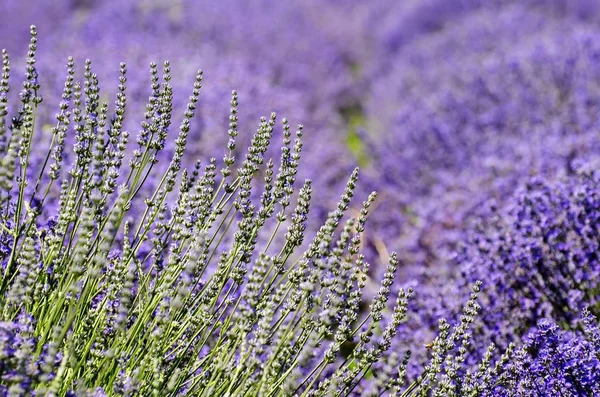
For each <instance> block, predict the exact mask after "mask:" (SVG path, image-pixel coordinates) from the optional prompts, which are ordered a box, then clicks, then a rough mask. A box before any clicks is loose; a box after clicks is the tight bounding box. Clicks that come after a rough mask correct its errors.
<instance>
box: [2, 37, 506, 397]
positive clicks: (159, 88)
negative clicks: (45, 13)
mask: <svg viewBox="0 0 600 397" xmlns="http://www.w3.org/2000/svg"><path fill="white" fill-rule="evenodd" d="M36 51H37V31H36V28H35V27H34V26H32V27H31V41H30V44H29V52H28V54H27V61H26V73H25V81H24V82H23V87H22V89H21V91H20V94H19V100H18V103H17V104H16V106H15V107H14V108H13V107H10V105H9V89H10V87H11V85H10V84H9V79H10V73H11V70H12V69H11V62H10V59H9V55H8V53H7V52H6V51H3V53H2V56H3V73H2V79H1V81H0V143H1V146H0V153H1V154H2V161H1V164H0V188H1V190H0V208H1V214H0V222H1V223H0V225H1V231H0V243H1V246H0V263H1V264H2V277H1V279H0V310H1V320H2V321H1V322H0V392H1V393H2V394H3V395H11V396H25V395H46V396H73V395H94V396H103V395H124V396H133V395H157V396H158V395H165V396H169V395H197V396H202V395H232V396H233V395H240V396H241V395H261V396H278V395H299V396H316V395H318V396H321V395H323V396H324V395H336V396H346V395H356V394H360V395H363V394H364V393H366V390H368V389H369V388H371V389H373V390H374V391H373V393H374V394H375V395H382V394H385V393H387V394H389V395H396V396H400V395H401V396H411V395H427V394H429V393H434V394H436V395H448V394H454V395H460V394H461V393H462V391H461V390H463V389H465V388H468V389H469V390H470V389H471V388H472V387H474V386H473V385H474V384H476V383H477V382H480V380H481V379H482V376H484V375H485V374H488V373H489V374H492V375H493V376H492V375H489V376H492V377H495V376H497V375H498V374H499V373H500V370H501V368H502V367H503V365H504V363H505V361H506V359H502V360H500V362H499V364H498V365H497V367H496V368H495V369H492V368H491V367H489V365H490V363H489V360H488V362H487V363H483V364H482V370H481V371H479V372H477V373H474V374H471V373H467V375H468V379H465V381H464V382H463V381H459V380H460V379H462V377H463V376H467V375H465V373H464V371H463V363H464V361H465V360H464V359H465V354H466V353H467V349H466V346H467V345H468V340H469V324H470V323H472V321H473V319H474V316H475V315H476V314H477V312H478V311H479V306H478V305H477V303H476V299H477V293H478V292H479V286H480V284H479V283H476V284H475V287H474V292H473V294H472V295H471V298H470V299H469V300H468V302H467V304H466V306H465V309H464V314H463V316H462V317H461V320H460V322H459V323H457V324H456V325H455V326H454V327H452V326H451V325H450V324H449V323H448V322H444V321H442V322H441V323H440V333H439V336H438V337H437V338H436V339H435V341H434V342H433V345H432V346H433V347H432V356H431V360H430V364H428V365H426V366H425V367H424V370H423V372H422V373H421V374H420V376H419V377H418V378H417V379H414V380H407V379H406V376H405V371H406V363H407V360H408V357H409V356H410V352H406V354H405V358H404V359H403V360H401V361H398V360H396V361H395V362H394V361H388V360H387V358H386V362H387V363H389V364H390V365H393V367H394V368H392V369H390V370H389V371H388V373H387V375H386V374H384V375H379V376H377V378H376V379H375V378H374V377H375V373H374V371H373V370H372V368H373V367H374V366H377V365H378V363H379V361H380V360H382V359H384V357H387V353H388V352H390V351H391V350H394V349H398V348H400V347H392V341H393V339H394V336H395V335H396V334H397V332H398V329H399V328H400V327H401V325H402V324H403V322H404V321H405V318H406V314H407V308H408V302H409V300H410V299H411V298H412V295H413V290H412V289H410V288H408V289H406V290H404V289H403V290H400V292H399V293H398V294H397V296H396V298H395V303H394V304H391V303H390V302H389V301H390V300H391V299H390V298H391V292H392V291H391V286H392V284H393V282H394V276H395V273H396V270H397V266H398V258H397V255H396V254H393V253H392V254H391V255H390V260H389V263H388V265H387V268H386V272H385V275H384V278H383V280H382V282H381V286H380V287H379V290H378V292H377V294H376V295H375V296H374V298H373V299H372V302H371V304H370V306H369V310H368V311H367V313H362V312H361V311H360V307H361V305H362V304H363V301H365V300H366V299H365V297H364V296H363V292H364V289H365V285H366V281H367V272H368V269H369V263H368V262H366V260H365V258H364V256H363V255H362V254H361V244H362V240H363V233H364V231H365V224H366V221H367V217H368V215H369V212H370V208H371V206H372V204H373V202H374V201H375V200H376V194H375V193H372V194H370V195H369V196H368V197H367V198H366V200H365V201H364V202H363V203H362V206H361V207H360V210H359V212H358V213H357V216H356V217H350V218H347V219H346V220H345V221H344V218H345V217H346V213H347V212H348V210H349V208H350V207H351V201H352V199H353V196H354V194H355V188H356V183H357V180H358V170H354V171H353V172H352V174H351V175H350V178H349V179H348V182H347V184H346V188H345V190H344V192H343V193H342V195H341V197H340V200H339V202H338V205H337V208H336V209H335V210H334V211H333V212H331V213H330V214H329V215H328V217H327V220H326V222H325V223H324V224H323V225H322V226H321V227H320V228H319V230H318V232H317V233H316V235H315V236H314V237H313V238H312V240H310V241H308V240H307V239H306V238H305V237H306V236H305V234H306V223H307V219H308V215H309V211H310V201H311V196H312V182H311V181H310V180H305V181H304V182H303V183H302V186H301V188H300V189H299V190H298V191H297V186H296V185H297V180H296V175H297V170H298V165H299V161H300V158H301V154H302V149H303V143H302V138H303V128H302V126H299V127H298V129H297V132H296V138H295V141H294V142H293V144H292V133H291V130H290V126H289V123H288V121H287V120H285V119H283V120H282V125H283V143H282V148H281V154H280V156H279V157H280V158H279V160H278V161H276V160H275V159H273V158H268V157H267V156H268V154H269V153H270V152H269V151H268V147H269V145H270V143H271V141H272V140H274V139H275V137H276V126H277V116H276V114H275V113H273V114H271V115H270V117H269V118H261V120H260V123H259V126H258V129H257V131H256V132H255V133H254V135H253V137H252V139H251V142H250V145H249V147H248V148H247V151H246V154H245V156H243V157H242V158H241V159H240V158H239V157H238V156H236V151H235V148H236V140H237V138H238V135H239V134H240V131H239V126H238V95H237V93H236V92H233V93H232V99H231V109H230V114H229V131H228V135H229V142H228V144H227V147H226V148H224V153H225V154H224V158H223V161H222V162H218V161H217V160H216V159H215V158H210V159H209V160H208V161H205V162H204V163H201V162H200V161H198V162H197V163H196V165H195V166H194V167H193V168H191V169H188V168H184V167H183V162H184V155H185V152H186V147H187V143H188V133H189V131H190V128H191V125H192V123H193V119H194V116H195V113H196V109H197V107H198V105H199V98H200V91H201V88H202V79H203V73H202V71H198V73H197V74H196V78H195V81H194V84H193V89H192V92H191V95H190V96H189V102H188V104H187V107H186V109H185V110H184V112H183V118H182V121H181V123H180V125H179V128H178V131H177V133H176V135H175V136H173V134H174V132H173V126H172V123H173V119H172V115H173V96H174V92H173V87H172V86H171V83H170V81H171V78H172V76H171V65H170V63H169V62H165V63H164V65H163V68H162V72H163V73H162V78H160V77H159V71H158V66H157V65H156V64H151V66H150V75H151V78H150V79H151V87H150V96H149V98H148V102H147V105H146V112H145V114H144V118H143V120H142V122H141V124H140V128H139V132H138V134H137V136H136V138H135V141H134V142H133V147H132V148H131V147H130V146H132V145H131V144H130V142H129V141H130V140H132V139H131V136H130V133H129V131H128V130H127V129H125V127H124V126H125V125H126V118H127V115H128V111H127V109H128V97H127V79H128V71H127V66H126V65H125V64H124V63H122V64H121V65H120V77H119V80H118V82H119V84H118V90H117V94H116V99H115V102H114V106H112V107H111V106H110V105H109V103H108V102H106V101H104V100H103V99H102V95H101V92H100V85H99V79H98V76H97V75H96V74H95V72H94V69H93V66H92V62H91V61H89V60H87V61H85V64H84V66H83V72H84V73H83V81H81V82H80V81H78V80H77V78H76V75H77V73H76V64H75V62H74V60H73V59H72V58H69V59H68V60H67V73H66V79H65V84H64V89H63V93H62V100H61V101H60V103H59V104H58V109H57V111H56V124H55V126H54V127H53V128H52V129H51V130H50V131H46V132H45V131H43V130H42V131H40V129H39V128H38V123H37V115H38V112H40V108H41V106H42V103H43V101H42V96H41V86H40V82H39V77H38V71H37V66H36V62H37V59H36ZM48 133H49V134H50V136H46V134H48ZM46 141H47V142H46ZM169 141H172V142H173V144H172V145H173V150H172V151H171V152H170V153H169V152H168V151H167V150H166V148H167V147H168V146H169ZM69 142H71V143H72V150H69V149H68V147H67V145H68V143H69ZM67 159H70V164H69V163H68V162H67ZM276 164H278V165H276ZM276 167H278V169H277V171H275V170H276ZM261 181H262V182H261ZM294 202H295V204H293V203H294ZM305 240H307V241H306V242H305ZM349 346H350V349H348V347H349ZM486 376H488V375H486ZM371 382H374V383H373V384H371ZM474 382H475V383H474ZM465 390H466V389H465Z"/></svg>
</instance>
